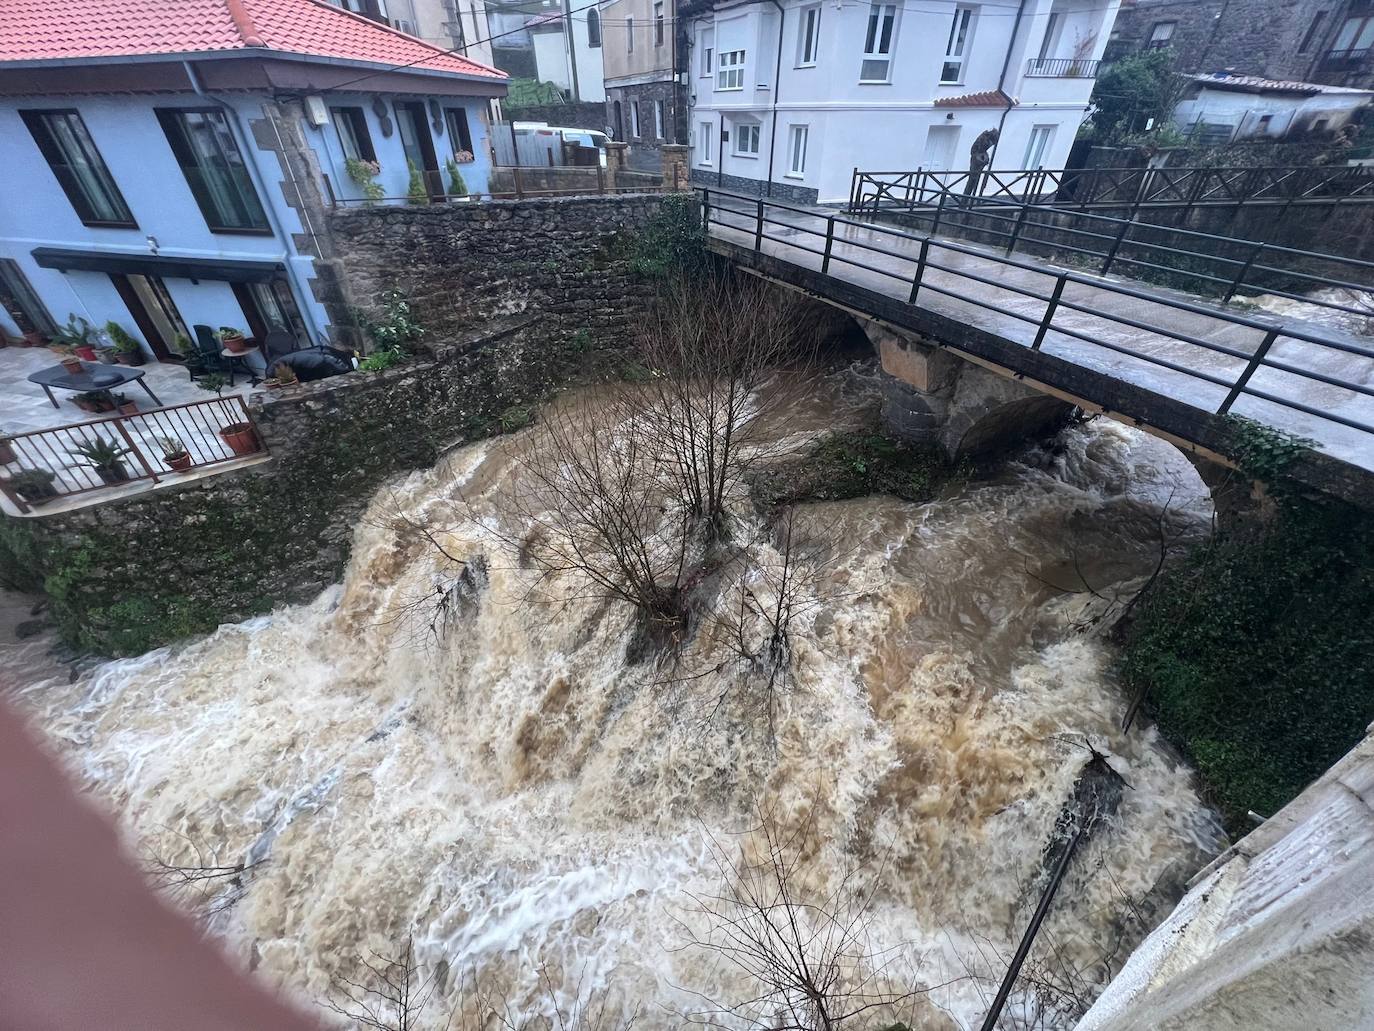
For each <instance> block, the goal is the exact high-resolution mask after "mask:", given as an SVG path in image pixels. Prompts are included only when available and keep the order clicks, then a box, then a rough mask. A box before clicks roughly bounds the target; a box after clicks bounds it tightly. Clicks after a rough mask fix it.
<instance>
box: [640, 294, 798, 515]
mask: <svg viewBox="0 0 1374 1031" xmlns="http://www.w3.org/2000/svg"><path fill="white" fill-rule="evenodd" d="M801 312H802V308H801V306H800V305H799V304H798V303H797V302H796V301H795V299H793V298H792V297H791V296H790V295H789V294H786V293H785V292H783V291H780V290H776V289H772V288H770V287H768V286H767V285H766V284H763V283H761V282H759V281H757V280H753V279H748V278H727V277H725V276H719V275H704V276H700V277H696V278H693V279H689V280H679V281H676V282H675V283H673V284H672V285H670V286H668V287H667V288H665V289H664V291H663V292H662V294H661V295H660V297H659V299H658V303H657V304H656V305H655V307H654V310H653V314H652V316H651V318H650V319H649V321H648V323H647V325H646V326H645V329H644V331H643V332H642V333H641V334H640V337H639V345H640V349H641V350H642V352H643V354H644V358H645V361H646V362H647V364H648V365H649V367H650V368H651V369H652V370H653V371H654V373H655V376H654V378H653V379H652V380H651V382H650V385H649V390H648V396H647V398H646V399H645V400H646V401H647V404H646V406H645V410H644V414H645V418H646V423H647V426H648V428H649V429H650V430H651V432H652V433H653V439H654V440H655V441H656V442H657V444H658V446H659V447H660V448H661V449H662V454H661V456H660V458H661V467H662V468H663V469H664V471H665V472H666V473H667V475H668V477H669V484H668V490H669V492H670V493H672V494H673V495H675V496H676V497H677V498H678V499H679V500H680V502H681V503H682V505H683V506H684V508H685V510H686V511H687V513H688V515H689V517H690V520H691V523H692V526H693V528H694V529H700V530H701V531H702V532H703V533H704V534H705V537H706V539H707V540H708V542H716V541H720V540H723V539H724V538H725V537H726V536H727V535H728V533H729V513H728V507H729V504H730V501H731V498H732V496H733V495H734V493H735V491H736V489H737V488H738V487H739V485H740V483H741V481H742V480H743V478H744V476H745V475H746V474H747V473H748V471H749V469H750V468H751V467H753V466H754V465H755V464H757V463H758V462H759V461H761V460H764V459H765V458H766V457H767V456H768V454H769V453H770V450H771V449H770V448H768V447H766V446H765V441H764V440H763V439H762V437H761V435H760V432H759V430H760V428H761V427H763V426H765V425H766V424H767V422H768V419H767V416H768V415H769V413H770V412H773V411H776V410H778V409H781V408H785V407H787V406H788V404H789V403H790V402H791V401H792V400H793V398H795V396H796V395H797V393H798V390H799V389H804V384H805V382H806V381H807V380H808V378H809V377H808V375H807V373H808V372H809V367H810V362H809V358H810V356H809V355H805V354H802V355H799V354H797V353H796V352H797V349H798V347H799V341H800V340H801V339H802V337H803V333H802V328H803V327H802V317H801ZM789 366H790V368H788V367H789ZM765 383H768V385H769V386H770V387H771V389H769V390H763V389H762V388H763V387H764V385H765Z"/></svg>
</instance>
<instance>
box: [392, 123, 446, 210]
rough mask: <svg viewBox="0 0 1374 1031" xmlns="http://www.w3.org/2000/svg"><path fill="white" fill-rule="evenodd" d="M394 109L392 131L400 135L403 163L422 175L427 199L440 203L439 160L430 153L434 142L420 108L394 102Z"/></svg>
mask: <svg viewBox="0 0 1374 1031" xmlns="http://www.w3.org/2000/svg"><path fill="white" fill-rule="evenodd" d="M395 108H396V129H397V131H398V132H400V134H401V146H402V147H403V148H404V149H405V152H406V160H407V161H408V162H410V163H411V164H412V165H414V166H415V167H416V168H418V169H419V170H420V171H421V172H422V173H424V177H425V192H427V193H428V194H429V196H430V198H431V199H442V198H443V196H444V185H443V181H442V177H441V176H440V174H439V158H438V155H437V154H435V152H434V139H433V137H431V136H430V134H429V122H428V121H426V119H425V106H424V104H422V103H420V102H419V101H418V100H398V101H396V102H395Z"/></svg>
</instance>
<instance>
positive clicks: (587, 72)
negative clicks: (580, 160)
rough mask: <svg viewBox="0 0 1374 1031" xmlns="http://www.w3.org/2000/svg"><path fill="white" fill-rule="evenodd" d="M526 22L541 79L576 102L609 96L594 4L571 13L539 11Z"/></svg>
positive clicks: (591, 101)
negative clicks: (538, 13) (603, 72)
mask: <svg viewBox="0 0 1374 1031" xmlns="http://www.w3.org/2000/svg"><path fill="white" fill-rule="evenodd" d="M526 25H527V27H528V28H529V30H530V35H531V36H532V38H533V41H534V64H535V69H536V71H537V74H538V77H539V81H540V82H551V83H553V84H554V85H555V86H557V87H558V88H559V89H561V90H562V91H563V92H564V94H566V96H567V97H568V99H569V100H571V101H572V102H573V103H575V104H576V103H582V102H586V103H594V104H599V103H601V102H603V101H604V100H605V99H606V88H605V84H604V83H603V81H602V70H601V51H602V39H601V15H600V12H598V11H597V9H596V8H595V7H583V8H574V9H573V10H572V12H571V15H567V14H541V15H537V16H536V17H534V18H532V19H530V21H529V22H527V23H526ZM569 27H571V30H569ZM597 128H600V126H598V127H597Z"/></svg>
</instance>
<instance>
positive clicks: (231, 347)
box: [224, 337, 248, 354]
mask: <svg viewBox="0 0 1374 1031" xmlns="http://www.w3.org/2000/svg"><path fill="white" fill-rule="evenodd" d="M224 349H225V350H226V351H228V352H229V353H231V354H244V353H246V352H247V351H248V339H247V338H246V337H225V338H224Z"/></svg>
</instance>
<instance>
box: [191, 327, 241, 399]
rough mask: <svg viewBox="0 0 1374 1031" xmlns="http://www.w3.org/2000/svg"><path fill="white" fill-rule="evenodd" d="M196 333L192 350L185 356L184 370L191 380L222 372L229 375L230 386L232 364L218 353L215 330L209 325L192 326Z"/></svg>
mask: <svg viewBox="0 0 1374 1031" xmlns="http://www.w3.org/2000/svg"><path fill="white" fill-rule="evenodd" d="M191 329H192V331H193V332H194V333H195V335H196V339H195V344H194V347H193V348H192V352H191V353H190V354H188V355H187V356H186V372H187V373H188V374H189V375H190V377H191V379H192V381H194V380H195V379H196V378H197V377H200V376H204V375H206V374H208V373H212V372H220V373H224V374H226V375H227V376H228V377H229V384H230V386H232V385H233V383H234V365H233V363H232V362H231V361H229V359H227V358H225V357H224V355H222V354H221V353H220V351H221V350H222V346H221V344H220V342H219V338H218V337H217V336H215V331H214V330H213V329H211V328H210V327H209V326H192V327H191Z"/></svg>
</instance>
